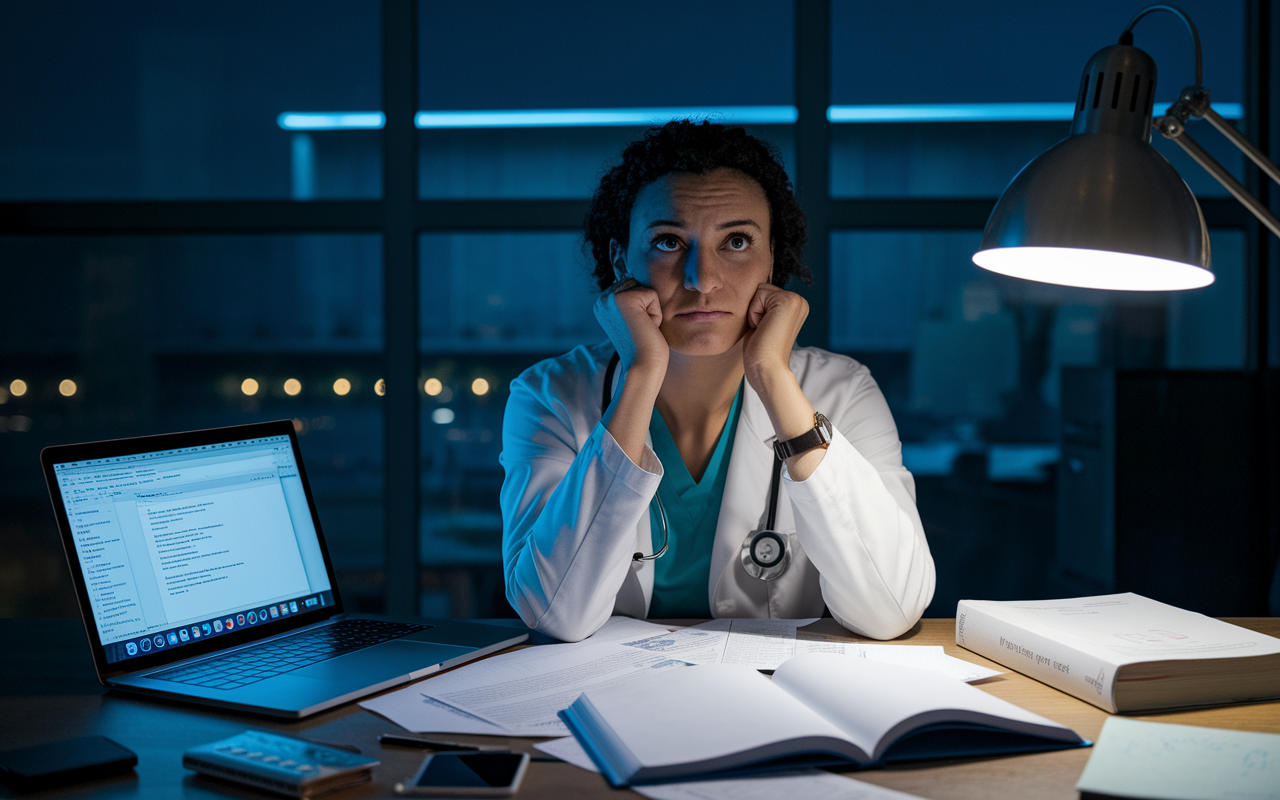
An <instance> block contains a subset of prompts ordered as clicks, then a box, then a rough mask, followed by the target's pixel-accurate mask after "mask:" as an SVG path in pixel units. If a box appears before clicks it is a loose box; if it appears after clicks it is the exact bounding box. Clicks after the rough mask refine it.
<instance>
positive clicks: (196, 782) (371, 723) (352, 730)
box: [0, 618, 1280, 800]
mask: <svg viewBox="0 0 1280 800" xmlns="http://www.w3.org/2000/svg"><path fill="white" fill-rule="evenodd" d="M1230 621H1231V622H1234V623H1236V624H1238V625H1242V626H1244V627H1247V628H1252V629H1253V630H1257V631H1262V632H1264V633H1267V634H1270V635H1272V636H1280V619H1276V618H1268V619H1238V620H1230ZM954 627H955V625H954V621H953V620H949V619H927V620H923V621H921V623H920V624H919V625H917V626H916V627H915V629H913V630H912V631H911V632H910V633H908V634H906V635H905V636H903V637H901V638H900V639H898V640H897V641H898V642H899V643H902V644H923V645H937V644H940V645H943V646H944V647H945V648H946V652H947V653H948V654H949V655H953V656H956V657H958V658H963V659H965V660H967V661H972V662H974V663H978V664H982V665H984V666H989V667H993V668H997V669H1000V668H1001V667H1000V666H999V665H997V664H994V663H993V662H990V661H988V660H986V659H984V658H982V657H980V656H978V655H975V654H974V653H970V652H969V651H967V650H964V649H963V648H960V647H957V646H956V644H955V634H954ZM806 630H809V631H813V632H818V633H825V634H831V635H835V636H840V637H841V638H844V639H848V640H853V639H856V637H854V636H852V635H850V634H849V633H848V631H845V630H844V629H843V628H840V627H839V626H838V625H836V624H835V623H834V621H832V620H830V619H825V620H821V621H819V622H817V623H815V624H814V625H812V626H810V627H809V628H808V629H806ZM0 653H3V657H2V658H0V750H7V749H10V748H15V747H23V746H27V745H33V744H40V743H43V742H50V741H55V740H58V739H66V738H70V737H73V736H84V735H89V734H100V735H103V736H109V737H111V738H112V739H115V740H116V741H118V742H120V743H121V744H123V745H125V746H126V747H128V748H130V749H132V750H133V751H134V752H136V753H137V754H138V768H137V770H136V774H135V775H129V776H125V777H119V778H114V779H110V780H106V781H99V782H96V783H88V784H80V785H78V786H71V787H67V788H64V789H62V790H60V791H56V792H46V793H42V794H40V795H39V797H41V798H46V797H129V798H171V797H190V798H200V797H209V798H213V797H243V798H263V797H267V796H268V795H265V794H261V793H258V792H255V791H252V790H248V789H243V790H242V789H238V788H235V787H233V786H230V785H227V784H223V783H218V782H213V781H210V780H207V779H204V778H199V777H197V776H195V775H194V774H193V773H191V772H188V771H186V770H184V769H183V768H182V763H181V761H182V751H183V750H185V749H187V748H188V747H192V746H194V745H197V744H203V743H205V742H211V741H215V740H217V739H222V738H226V737H228V736H231V735H232V734H235V733H239V732H240V731H243V730H245V729H246V728H261V729H266V730H279V731H282V732H285V733H288V734H292V735H296V736H303V737H307V738H311V739H319V740H325V741H332V742H342V743H346V744H354V745H356V746H357V747H359V748H360V749H361V750H362V751H363V752H364V753H365V754H366V755H370V756H372V757H374V758H379V759H381V760H382V766H380V767H378V768H377V769H376V770H375V771H374V783H372V784H369V785H366V786H362V787H358V788H355V789H351V790H349V791H345V792H341V793H339V794H336V795H334V797H335V798H340V799H341V800H345V799H346V798H357V797H361V798H363V797H379V796H381V797H386V796H390V795H391V786H392V785H394V784H395V782H396V781H398V780H401V779H403V778H404V777H405V776H407V775H409V774H410V773H411V772H412V771H413V769H414V768H415V767H416V766H417V764H418V763H419V762H420V761H421V759H422V753H421V752H418V751H414V750H408V749H403V748H386V749H383V748H381V747H380V746H379V745H378V743H377V737H378V734H380V733H386V732H393V731H396V730H398V728H397V727H396V726H395V725H392V724H391V723H389V722H387V721H386V720H384V719H382V718H381V717H378V716H376V715H374V714H371V713H369V712H367V711H365V710H363V709H361V708H360V707H358V706H357V705H355V704H354V703H352V704H348V705H346V706H343V707H341V708H338V709H334V710H332V711H328V712H325V713H323V714H319V715H317V716H315V717H312V718H310V719H306V720H302V721H299V722H284V721H280V720H274V719H271V718H268V717H255V716H252V715H248V714H240V713H236V712H226V711H219V710H215V709H206V708H201V707H200V706H193V705H184V704H179V703H170V702H165V701H160V700H152V699H149V698H144V697H139V696H135V695H129V694H125V693H123V692H115V691H112V692H107V691H105V690H104V689H103V688H102V687H101V686H100V685H98V682H97V680H96V679H95V677H94V673H93V665H92V663H91V661H90V659H89V653H88V646H87V644H86V643H85V639H84V632H83V629H82V628H81V627H80V623H79V621H78V620H66V619H38V620H35V619H21V620H19V619H0ZM428 680H430V679H429V678H428ZM979 685H980V686H981V688H982V689H984V690H985V691H988V692H990V693H992V694H994V695H996V696H998V697H1003V698H1004V699H1006V700H1009V701H1010V702H1013V703H1016V704H1018V705H1020V706H1022V707H1024V708H1027V709H1029V710H1031V711H1034V712H1036V713H1038V714H1042V715H1043V716H1046V717H1048V718H1050V719H1052V720H1056V721H1057V722H1060V723H1062V724H1064V725H1067V726H1069V727H1071V728H1073V729H1074V730H1076V731H1077V732H1078V733H1079V734H1080V735H1081V736H1084V737H1086V738H1089V739H1096V738H1097V736H1098V733H1099V731H1100V730H1101V729H1102V723H1103V721H1104V720H1105V719H1106V717H1107V714H1106V712H1104V711H1102V710H1101V709H1098V708H1095V707H1093V706H1091V705H1089V704H1087V703H1085V702H1083V701H1080V700H1077V699H1075V698H1074V697H1071V696H1069V695H1066V694H1063V693H1062V692H1059V691H1058V690H1056V689H1052V688H1050V687H1048V686H1045V685H1044V684H1041V683H1037V682H1036V681H1033V680H1031V679H1030V678H1026V677H1024V676H1022V675H1019V674H1018V673H1016V672H1011V673H1008V674H1006V675H1003V676H1001V677H999V678H993V679H991V680H989V681H987V682H985V683H982V684H979ZM1143 719H1149V720H1155V721H1160V722H1174V723H1180V724H1185V725H1203V726H1207V727H1216V728H1236V729H1241V730H1251V731H1265V732H1269V733H1280V702H1272V703H1259V704H1254V705H1247V706H1232V707H1227V708H1212V709H1204V710H1200V711H1184V712H1177V713H1169V714H1151V715H1146V716H1144V717H1143ZM450 738H454V739H457V740H459V741H471V742H475V743H487V744H505V745H509V746H510V747H511V748H512V749H513V750H520V751H526V752H531V753H535V754H536V753H537V751H534V750H532V748H531V745H532V743H533V742H534V741H539V740H535V739H527V738H513V739H497V740H495V737H484V736H461V735H460V736H456V737H450ZM1089 752H1090V751H1089V750H1088V749H1076V750H1064V751H1058V752H1053V753H1034V754H1028V755H1019V756H1009V757H998V758H984V759H970V760H963V761H959V760H957V761H947V762H928V763H925V764H922V765H912V766H899V767H892V768H889V769H882V770H867V771H865V772H860V773H853V772H851V773H849V774H850V776H853V777H857V779H858V780H863V781H867V782H868V783H876V784H880V785H882V786H887V787H891V788H893V789H897V790H900V791H904V792H910V793H912V794H916V795H919V796H921V797H927V798H936V799H937V800H943V799H944V798H957V799H959V798H983V800H986V799H987V798H1006V797H1007V798H1025V799H1027V800H1033V799H1035V798H1063V800H1068V799H1069V800H1076V798H1078V797H1079V795H1078V793H1077V792H1076V790H1075V788H1074V787H1075V783H1076V780H1077V779H1078V778H1079V777H1080V773H1081V771H1082V770H1083V769H1084V765H1085V762H1086V761H1087V760H1088V759H1089ZM11 796H13V795H11V794H7V793H5V790H4V789H3V788H0V797H11ZM566 796H572V797H587V798H589V797H601V798H604V797H610V798H619V797H622V796H623V794H621V793H618V792H615V791H613V790H611V789H609V788H608V786H607V784H606V783H605V782H604V779H602V778H601V777H600V776H599V775H596V774H594V773H590V772H587V771H585V770H581V769H578V768H577V767H574V766H571V765H569V764H564V763H543V762H538V763H534V764H531V765H530V767H529V772H528V774H527V775H526V776H525V781H524V785H523V786H522V787H521V789H520V792H519V795H518V797H521V798H526V800H536V799H538V798H563V797H566ZM625 796H628V797H639V795H636V794H634V793H630V792H628V793H626V795H625Z"/></svg>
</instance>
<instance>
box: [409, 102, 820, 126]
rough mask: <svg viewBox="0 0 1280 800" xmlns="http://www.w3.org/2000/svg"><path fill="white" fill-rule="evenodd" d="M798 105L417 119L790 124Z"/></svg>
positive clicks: (426, 116)
mask: <svg viewBox="0 0 1280 800" xmlns="http://www.w3.org/2000/svg"><path fill="white" fill-rule="evenodd" d="M797 117H798V112H797V111H796V107H795V106H696V107H688V108H562V109H546V110H530V111H419V112H418V115H417V118H416V119H415V120H414V123H415V124H416V125H417V126H418V127H419V128H423V129H436V128H593V127H608V126H620V125H656V124H661V123H664V122H667V121H668V120H673V119H694V120H703V119H707V120H711V121H712V122H733V123H737V124H739V125H790V124H792V123H794V122H795V121H796V119H797Z"/></svg>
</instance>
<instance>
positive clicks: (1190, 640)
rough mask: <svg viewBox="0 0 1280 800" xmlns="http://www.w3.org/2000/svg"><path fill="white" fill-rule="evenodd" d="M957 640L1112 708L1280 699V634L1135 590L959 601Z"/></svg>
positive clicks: (1125, 711) (1122, 710)
mask: <svg viewBox="0 0 1280 800" xmlns="http://www.w3.org/2000/svg"><path fill="white" fill-rule="evenodd" d="M956 644H958V645H960V646H961V647H964V648H967V649H969V650H972V651H973V652H975V653H978V654H979V655H983V656H986V657H987V658H989V659H991V660H992V661H998V662H999V663H1001V664H1003V665H1005V666H1006V667H1008V668H1010V669H1013V670H1017V671H1018V672H1021V673H1022V674H1023V675H1026V676H1028V677H1030V678H1035V679H1036V680H1038V681H1040V682H1042V683H1047V684H1049V685H1050V686H1052V687H1054V688H1055V689H1061V690H1062V691H1064V692H1066V693H1068V694H1072V695H1075V696H1076V697H1078V698H1080V699H1081V700H1084V701H1086V702H1089V703H1093V704H1094V705H1095V706H1098V707H1099V708H1101V709H1103V710H1104V711H1109V712H1111V713H1112V714H1129V713H1136V712H1142V711H1155V710H1157V709H1167V708H1189V707H1194V706H1206V705H1225V704H1231V703H1249V702H1257V701H1260V700H1270V699H1274V698H1277V697H1280V639H1276V638H1274V637H1271V636H1267V635H1266V634H1262V633H1257V632H1256V631H1251V630H1248V629H1247V628H1241V627H1239V626H1238V625H1232V624H1230V623H1227V622H1223V621H1222V620H1217V619H1214V618H1212V617H1206V616H1204V615H1203V614H1197V613H1195V612H1193V611H1186V610H1184V609H1181V608H1177V607H1175V606H1170V605H1166V604H1164V603H1160V602H1157V601H1155V600H1151V599H1149V598H1146V597H1143V596H1141V595H1137V594H1133V593H1131V592H1128V593H1125V594H1110V595H1101V596H1098V597H1076V598H1069V599H1065V600H1029V601H1023V602H1020V601H993V600H961V601H960V604H959V606H958V607H957V608H956Z"/></svg>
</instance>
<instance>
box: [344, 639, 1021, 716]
mask: <svg viewBox="0 0 1280 800" xmlns="http://www.w3.org/2000/svg"><path fill="white" fill-rule="evenodd" d="M812 622H814V620H812V619H716V620H711V621H710V622H704V623H702V624H701V625H694V626H692V627H689V628H678V629H675V630H672V629H671V627H670V626H665V625H658V624H655V623H652V622H648V621H646V620H639V619H632V618H630V617H612V618H610V619H609V621H608V622H606V623H605V625H604V627H602V628H601V629H600V630H599V631H597V632H596V633H595V635H594V636H592V637H590V638H589V639H587V640H585V641H583V642H579V643H576V644H556V645H543V646H540V647H529V648H525V649H523V650H517V651H514V652H510V653H503V654H502V655H498V656H494V657H492V658H487V659H483V660H481V661H477V662H475V663H473V664H468V665H465V666H463V667H461V668H459V669H456V670H453V671H451V672H446V673H444V674H443V675H437V676H434V677H432V678H428V679H426V680H423V681H420V682H418V683H415V684H411V685H410V686H407V687H405V688H403V689H401V690H399V691H396V692H391V693H389V694H385V695H382V696H381V697H375V698H373V699H372V700H365V701H363V702H361V703H360V706H361V707H362V708H365V709H367V710H369V711H372V712H374V713H375V714H380V715H382V716H383V717H386V718H387V719H389V720H391V721H392V722H394V723H395V724H397V725H400V726H401V727H403V728H404V729H406V730H409V731H412V732H414V733H469V734H482V735H492V736H564V735H566V734H568V732H569V730H568V728H566V727H565V726H564V723H563V722H562V721H561V720H560V718H559V717H558V716H557V713H558V712H560V711H562V710H563V709H565V708H568V707H569V705H570V704H571V703H573V701H574V700H576V699H578V695H580V694H582V692H583V691H585V690H586V689H589V688H592V687H596V686H607V685H611V684H614V683H621V682H623V681H627V680H631V679H632V678H636V677H639V676H641V675H648V674H650V673H651V672H653V671H654V670H661V669H672V668H679V667H684V666H688V665H690V664H721V663H725V664H744V665H746V666H750V667H752V668H754V669H762V670H772V669H776V668H777V667H778V666H779V665H780V664H782V662H783V661H786V660H787V659H788V658H791V657H792V656H794V655H799V654H801V653H810V652H828V653H829V652H836V653H842V654H844V655H849V656H855V657H860V658H868V659H872V660H875V661H887V662H889V663H893V664H900V665H902V666H909V667H917V668H920V669H933V670H937V671H939V672H943V673H946V674H948V675H950V676H952V677H954V678H956V679H958V680H965V681H973V680H981V679H983V678H988V677H991V676H992V675H999V674H1000V673H999V672H996V671H994V670H989V669H986V668H985V667H979V666H977V665H976V664H970V663H969V662H967V661H962V660H960V659H958V658H952V657H950V656H948V655H946V654H945V653H943V650H942V648H941V647H926V646H912V645H873V644H860V643H857V642H837V641H828V640H811V639H805V638H799V639H798V638H797V636H796V630H797V629H798V628H801V627H804V626H805V625H808V624H810V623H812Z"/></svg>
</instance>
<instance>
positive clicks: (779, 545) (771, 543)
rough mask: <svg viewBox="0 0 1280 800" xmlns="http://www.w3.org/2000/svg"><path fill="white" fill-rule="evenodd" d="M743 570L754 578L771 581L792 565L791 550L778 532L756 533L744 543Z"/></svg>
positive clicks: (784, 538) (784, 537)
mask: <svg viewBox="0 0 1280 800" xmlns="http://www.w3.org/2000/svg"><path fill="white" fill-rule="evenodd" d="M741 559H742V568H743V569H744V570H746V571H747V574H748V575H750V576H751V577H753V578H759V579H760V580H762V581H771V580H773V579H774V578H776V577H778V576H779V575H781V574H782V573H784V572H786V571H787V567H788V566H790V565H791V548H789V547H787V539H786V536H784V535H783V534H781V533H777V532H776V531H756V532H754V533H752V534H750V535H748V536H747V538H746V539H744V540H743V542H742V554H741Z"/></svg>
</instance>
